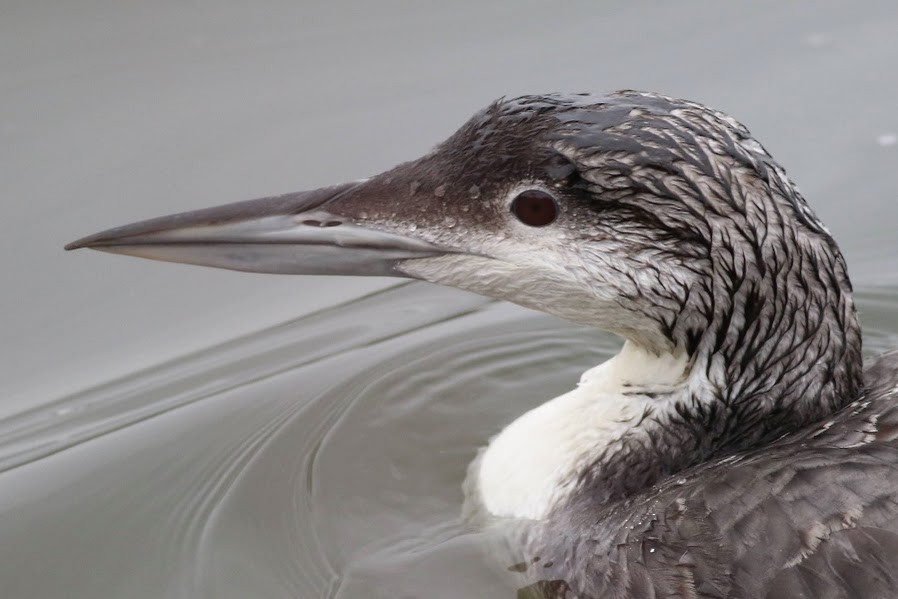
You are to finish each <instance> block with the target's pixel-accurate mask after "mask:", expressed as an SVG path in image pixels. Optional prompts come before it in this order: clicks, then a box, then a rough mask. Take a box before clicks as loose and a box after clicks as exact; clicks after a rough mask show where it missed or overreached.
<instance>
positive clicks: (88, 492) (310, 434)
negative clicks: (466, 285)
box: [0, 284, 898, 598]
mask: <svg viewBox="0 0 898 599" xmlns="http://www.w3.org/2000/svg"><path fill="white" fill-rule="evenodd" d="M858 300H859V306H860V310H861V313H862V315H863V318H864V321H865V329H866V340H867V349H868V352H869V353H878V352H879V351H882V350H885V349H889V348H893V347H898V318H896V315H898V292H896V291H895V290H893V289H866V290H861V291H860V292H858ZM616 345H617V342H616V341H615V340H613V339H612V338H610V337H608V336H606V335H603V334H601V333H598V332H595V331H591V330H587V329H584V328H580V327H575V326H572V325H566V324H563V323H561V322H559V321H557V320H555V319H552V318H548V317H544V316H542V315H539V314H535V313H533V314H530V313H522V312H521V311H519V310H514V309H510V308H509V307H508V306H506V305H503V304H497V303H493V302H489V301H487V300H484V299H482V298H479V297H477V296H473V295H468V294H462V293H457V294H446V293H444V292H442V291H441V290H439V289H438V288H436V287H433V286H429V285H425V284H409V285H403V286H399V287H396V288H393V289H390V290H387V291H385V292H382V293H378V294H375V295H371V296H368V297H366V298H362V299H360V300H357V301H355V302H352V303H350V304H347V305H344V306H340V307H337V308H334V309H331V310H326V311H324V312H320V313H317V314H314V315H312V316H309V317H305V318H302V319H300V320H296V321H293V322H289V323H286V324H284V325H282V326H278V327H274V328H271V329H268V330H266V331H262V332H259V333H256V334H253V335H250V336H247V337H244V338H242V339H239V340H236V341H233V342H230V343H227V344H225V345H222V346H219V347H215V348H212V349H210V350H208V351H206V352H202V353H198V354H194V355H191V356H188V357H186V358H184V359H182V360H178V361H174V362H171V363H168V364H164V365H162V366H159V367H157V368H154V369H151V370H148V371H146V372H142V373H139V374H136V375H134V376H131V377H128V378H126V379H123V380H120V381H115V382H112V383H109V384H107V385H104V386H102V387H100V388H97V389H94V390H91V391H88V392H85V393H81V394H78V395H76V396H73V397H69V398H66V399H64V400H62V401H59V402H57V403H55V404H53V405H50V406H47V407H45V408H41V409H39V410H35V411H33V412H30V413H27V414H23V415H20V416H17V417H15V418H10V419H7V420H5V421H0V464H2V465H3V468H4V469H5V470H6V472H5V473H4V476H3V480H4V484H3V486H2V487H0V510H2V511H0V536H2V538H3V539H4V540H5V542H4V543H2V544H0V579H2V580H4V581H5V584H11V585H12V588H10V587H9V586H7V587H6V589H7V590H6V592H9V593H10V594H9V595H8V596H14V597H62V596H65V597H99V596H104V597H114V596H122V597H124V596H127V597H136V598H140V597H147V598H151V597H152V598H158V597H169V596H170V597H176V596H181V597H188V596H189V597H235V598H236V597H272V598H274V597H319V596H329V597H341V598H350V597H359V598H362V597H425V596H426V597H459V596H463V597H468V596H496V597H503V596H513V590H514V588H515V586H516V584H518V583H520V581H519V580H516V578H515V576H516V575H515V574H514V573H512V572H510V571H508V570H507V569H506V568H505V567H504V566H507V565H508V564H503V563H494V562H492V561H491V560H489V559H485V553H486V547H487V546H488V545H487V539H484V538H482V537H483V534H482V533H481V534H477V533H474V532H471V531H467V530H465V529H464V528H463V526H462V525H461V523H460V522H459V510H460V506H461V501H462V496H461V488H460V487H461V482H462V480H463V478H464V474H465V470H466V467H467V464H468V463H469V462H470V460H471V459H472V458H473V456H474V454H475V452H476V450H477V448H478V447H479V446H481V445H482V444H483V443H484V441H485V440H486V439H488V438H489V437H490V436H491V435H492V434H494V433H495V432H497V431H498V430H499V428H500V427H501V426H502V425H503V424H505V423H507V422H509V421H510V420H511V419H512V418H513V417H514V416H516V415H517V414H519V413H521V412H523V411H525V410H526V409H528V408H530V407H532V406H533V405H535V404H537V403H539V402H540V401H542V400H544V399H546V398H548V397H552V396H554V395H556V394H558V393H560V392H562V391H564V390H566V389H567V388H568V387H570V386H571V385H572V384H573V382H574V381H575V380H577V377H578V375H579V373H580V372H581V371H582V370H584V369H586V368H588V367H590V366H592V365H593V364H595V363H597V362H599V361H601V360H602V359H604V358H606V357H608V356H609V355H611V354H612V353H613V352H614V350H615V347H616ZM11 539H14V540H15V542H11V541H10V540H11Z"/></svg>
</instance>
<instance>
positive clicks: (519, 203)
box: [511, 189, 558, 227]
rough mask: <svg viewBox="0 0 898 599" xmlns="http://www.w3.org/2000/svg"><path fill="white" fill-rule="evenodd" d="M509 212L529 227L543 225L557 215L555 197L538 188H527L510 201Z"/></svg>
mask: <svg viewBox="0 0 898 599" xmlns="http://www.w3.org/2000/svg"><path fill="white" fill-rule="evenodd" d="M511 212H512V214H514V215H515V216H516V217H518V220H519V221H521V222H522V223H524V224H525V225H530V226H531V227H545V226H546V225H548V224H550V223H551V222H552V221H554V220H555V217H557V216H558V204H556V203H555V198H553V197H552V196H551V195H549V194H548V193H546V192H545V191H540V190H539V189H528V190H527V191H523V192H521V193H519V194H518V197H516V198H515V199H514V200H513V201H512V202H511Z"/></svg>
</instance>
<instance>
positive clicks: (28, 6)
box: [0, 0, 898, 599]
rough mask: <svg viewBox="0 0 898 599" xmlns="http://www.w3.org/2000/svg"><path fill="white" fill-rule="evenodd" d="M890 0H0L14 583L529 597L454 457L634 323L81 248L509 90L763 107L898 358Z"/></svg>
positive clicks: (432, 127)
mask: <svg viewBox="0 0 898 599" xmlns="http://www.w3.org/2000/svg"><path fill="white" fill-rule="evenodd" d="M896 32H898V5H896V4H895V3H894V2H893V1H892V0H869V1H862V2H856V3H846V2H840V1H837V0H822V1H821V0H794V1H791V2H781V1H780V0H761V1H756V2H751V3H738V4H736V3H721V2H716V1H714V0H694V1H688V2H677V3H655V2H623V1H604V2H594V1H592V2H587V1H582V2H565V3H557V4H550V3H546V2H537V1H535V0H534V1H523V2H510V1H508V0H502V1H499V0H487V1H483V2H459V3H440V4H437V3H431V4H429V5H428V4H424V3H406V2H399V1H398V0H396V1H388V2H376V3H374V2H370V3H369V2H361V1H355V2H343V3H339V4H336V3H327V4H325V3H321V4H315V5H311V4H304V3H294V2H286V1H285V2H261V3H240V2H234V1H232V0H227V1H225V2H207V1H204V0H198V1H194V2H189V3H138V2H132V3H122V2H111V1H99V0H95V1H85V2H79V3H77V6H76V5H75V4H66V3H38V2H31V1H25V0H5V1H4V2H2V5H0V74H2V76H0V92H2V93H0V109H2V110H0V140H2V142H0V173H2V176H0V194H2V195H0V197H2V198H3V208H4V216H3V218H2V219H0V228H2V230H0V233H2V235H0V239H2V245H0V248H2V250H3V251H2V252H0V260H2V262H3V268H2V273H3V283H2V290H3V292H2V293H0V313H2V314H3V315H4V317H3V318H2V319H0V335H2V338H3V339H4V344H3V347H4V350H3V355H2V358H3V359H2V360H0V380H2V381H3V386H2V391H3V393H2V401H0V589H2V590H0V596H2V597H3V598H4V599H5V598H7V597H9V598H16V599H17V598H39V599H45V598H56V597H60V598H61V597H65V598H75V599H80V598H84V599H88V598H90V599H95V598H97V597H127V598H132V597H134V598H144V597H146V598H148V599H149V598H154V599H155V598H160V597H172V598H174V597H224V598H229V597H233V598H239V597H260V598H267V597H271V598H283V597H291V598H302V599H305V598H312V597H322V596H326V597H340V598H367V597H475V596H477V597H513V596H514V589H515V588H516V587H517V586H518V585H519V584H520V581H519V580H518V579H517V578H516V576H517V575H516V574H514V573H513V572H509V571H507V570H506V569H505V567H504V565H503V564H500V563H495V562H493V561H491V560H489V559H487V558H486V553H487V551H486V549H485V548H486V547H488V545H489V543H488V540H487V539H485V538H484V534H482V533H475V532H472V531H469V530H465V529H464V528H463V527H462V526H461V525H460V522H459V511H460V506H461V498H462V495H461V482H462V480H463V478H464V474H465V469H466V467H467V464H468V462H469V461H470V460H471V459H472V457H473V456H474V455H475V453H476V451H477V449H478V447H480V446H481V445H482V444H483V443H484V442H485V441H486V440H487V439H488V438H489V437H490V436H491V435H493V434H495V433H496V432H497V431H498V430H500V429H501V428H502V426H503V425H504V424H506V423H508V422H509V421H511V420H512V419H513V418H514V417H515V416H517V415H519V414H520V413H522V412H523V411H525V410H527V409H528V408H530V407H533V406H535V405H537V404H539V403H540V402H541V401H543V400H545V399H546V398H549V397H552V396H554V395H557V394H559V393H561V392H563V391H566V390H567V389H569V388H570V387H571V386H572V385H573V384H574V382H575V381H576V380H577V378H578V376H579V373H580V372H581V371H583V370H585V369H586V368H588V367H590V366H593V365H594V364H596V363H598V362H599V361H601V360H603V359H605V358H607V357H608V356H610V355H612V354H613V352H614V351H615V350H616V347H617V345H618V343H619V342H618V341H617V340H615V339H614V338H612V337H610V336H607V335H605V334H603V333H600V332H597V331H592V330H588V329H583V328H581V327H576V326H573V325H569V324H566V323H563V322H560V321H558V320H555V319H553V318H550V317H548V316H544V315H541V314H537V313H533V312H529V311H526V310H523V309H520V308H516V307H514V306H510V305H506V304H499V303H494V302H489V301H487V300H484V299H482V298H479V297H476V296H472V295H469V294H466V293H461V292H458V291H453V290H448V289H441V288H437V287H433V286H429V285H426V284H420V283H415V284H407V285H402V286H399V287H393V286H394V285H395V284H396V281H393V280H388V279H347V278H314V277H275V276H262V275H247V274H238V273H230V272H223V271H215V270H206V269H200V268H190V267H183V266H175V265H170V264H159V263H152V262H145V261H139V260H133V259H127V258H122V257H118V256H108V255H100V254H97V253H92V252H86V251H81V252H76V253H71V254H66V253H64V252H63V251H62V249H61V248H62V245H63V244H64V243H66V242H68V241H71V240H73V239H74V238H77V237H79V236H81V235H83V234H87V233H91V232H94V231H96V230H99V229H103V228H106V227H109V226H113V225H118V224H123V223H127V222H131V221H134V220H138V219H141V218H145V217H150V216H156V215H159V214H164V213H168V212H174V211H180V210H186V209H191V208H198V207H202V206H207V205H212V204H218V203H224V202H228V201H235V200H240V199H247V198H251V197H258V196H264V195H268V194H272V193H279V192H286V191H293V190H298V189H304V188H312V187H317V186H321V185H326V184H330V183H335V182H339V181H343V180H349V179H356V178H359V177H364V176H367V175H370V174H373V173H376V172H378V171H381V170H383V169H386V168H389V167H390V166H392V165H394V164H396V163H398V162H400V161H403V160H408V159H411V158H414V157H416V156H418V155H420V154H421V153H423V152H426V151H427V150H428V149H429V148H430V147H431V146H432V145H433V144H435V143H436V142H438V141H440V140H441V139H443V138H444V137H446V136H447V135H448V134H450V133H451V132H452V131H453V130H454V129H455V128H456V127H457V126H458V125H460V124H461V123H462V122H463V121H464V120H465V119H466V118H467V117H468V116H469V115H470V114H471V113H472V112H473V111H474V110H476V109H478V108H480V107H481V106H483V105H485V104H486V103H488V102H489V101H491V100H492V99H494V98H496V97H498V96H502V95H514V94H519V93H528V92H540V91H556V90H563V91H579V90H592V91H604V90H612V89H619V88H637V89H653V90H658V91H663V92H666V93H669V94H672V95H677V96H684V97H689V98H693V99H696V100H700V101H703V102H705V103H708V104H711V105H714V106H716V107H719V108H722V109H724V110H727V111H728V112H730V113H732V114H734V115H736V116H737V118H739V119H740V120H742V121H743V122H745V123H746V124H747V125H748V126H749V128H750V129H751V130H752V131H753V132H754V133H755V134H756V136H757V137H758V138H759V139H760V140H761V141H762V143H764V145H765V146H766V147H767V148H768V149H769V150H770V151H771V152H772V153H773V154H774V155H775V156H776V157H777V158H778V159H779V160H780V161H781V162H782V163H783V164H784V165H785V166H786V168H787V170H788V171H789V174H790V176H791V177H792V178H793V179H795V180H796V181H797V182H798V183H799V184H800V185H801V188H802V191H803V193H804V194H805V195H806V197H807V198H808V199H809V201H810V202H811V204H812V205H813V206H814V208H815V210H816V211H817V212H818V214H819V215H820V216H821V218H822V219H823V220H824V221H825V222H826V223H827V224H828V225H829V226H830V228H831V230H832V232H833V234H834V236H835V237H836V239H837V240H838V241H839V243H840V245H841V246H842V248H843V250H844V252H845V255H846V258H847V260H848V263H849V267H850V270H851V272H852V275H853V280H854V282H855V286H856V289H857V300H858V305H859V309H860V311H861V316H862V320H863V324H864V331H865V350H866V352H867V354H868V355H872V354H875V353H878V352H881V351H884V350H887V349H892V348H895V347H898V266H896V259H895V258H896V256H898V235H896V234H895V228H896V227H895V224H896V222H898V175H896V173H898V143H896V135H898V111H896V110H895V107H896V105H898V77H896V73H898V42H896V39H898V38H896V35H895V34H896Z"/></svg>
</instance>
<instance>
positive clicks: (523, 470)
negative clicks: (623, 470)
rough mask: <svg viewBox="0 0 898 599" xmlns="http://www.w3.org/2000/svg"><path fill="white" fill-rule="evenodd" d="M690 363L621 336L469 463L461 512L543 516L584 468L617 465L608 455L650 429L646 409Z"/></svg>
mask: <svg viewBox="0 0 898 599" xmlns="http://www.w3.org/2000/svg"><path fill="white" fill-rule="evenodd" d="M691 365H692V362H691V360H690V358H689V356H687V355H686V354H685V353H682V352H679V353H661V354H658V353H655V352H652V351H647V350H645V349H644V348H642V347H640V346H638V345H637V344H635V343H633V342H631V341H627V342H625V343H624V345H623V348H622V349H621V351H620V353H619V354H617V355H616V356H614V357H613V358H611V359H610V360H608V361H606V362H604V363H602V364H599V365H598V366H596V367H594V368H592V369H590V370H588V371H586V372H585V373H584V374H583V376H582V377H581V379H580V382H579V384H578V386H577V388H575V389H573V390H572V391H570V392H568V393H565V394H564V395H561V396H559V397H556V398H555V399H552V400H550V401H547V402H546V403H544V404H542V405H540V406H538V407H536V408H534V409H533V410H530V411H529V412H527V413H525V414H523V415H522V416H521V417H519V418H518V419H517V420H515V421H514V422H512V423H511V424H510V425H508V426H507V427H506V428H505V429H504V430H503V431H502V432H501V433H500V434H499V435H497V436H496V437H495V438H493V439H492V441H491V442H490V444H489V445H488V446H487V447H486V448H485V449H484V450H483V452H482V453H481V455H480V456H479V457H478V459H477V460H475V461H474V463H472V465H471V468H470V470H469V473H468V480H467V481H466V485H465V486H466V495H467V498H466V512H468V513H469V514H472V513H479V512H481V511H485V512H487V513H488V514H491V515H493V516H503V517H515V518H528V519H540V518H544V517H546V516H547V515H548V514H549V513H550V512H551V510H552V509H553V508H554V507H555V506H557V505H558V504H559V503H560V502H563V501H564V500H565V499H566V498H567V497H569V496H570V494H571V493H572V492H573V491H574V490H575V489H576V487H577V486H578V485H579V484H580V481H581V480H582V478H583V474H584V472H589V471H592V470H593V469H594V468H596V467H598V468H599V469H600V470H602V471H603V472H605V473H611V472H620V470H619V469H617V468H616V467H615V465H614V464H613V460H614V459H615V456H616V455H617V454H618V453H619V452H621V451H622V450H623V449H624V448H625V445H626V444H627V443H629V442H630V440H631V439H633V438H635V436H637V435H641V434H643V433H644V432H646V431H648V430H649V429H650V428H653V427H651V426H650V422H649V421H647V420H646V416H647V415H650V414H652V413H654V412H655V411H656V410H659V409H663V410H666V409H667V408H668V407H669V406H672V405H673V404H672V400H673V398H675V397H678V396H681V395H683V394H684V392H685V390H686V389H687V388H688V385H689V382H690V379H691ZM604 462H607V463H604ZM622 480H623V477H622Z"/></svg>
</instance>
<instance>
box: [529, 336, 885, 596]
mask: <svg viewBox="0 0 898 599" xmlns="http://www.w3.org/2000/svg"><path fill="white" fill-rule="evenodd" d="M865 378H866V380H867V381H868V384H867V389H866V391H865V393H864V395H863V396H862V397H861V398H859V399H858V400H856V401H854V402H853V403H851V404H850V405H848V406H846V407H845V408H844V409H842V410H840V411H839V412H838V413H836V414H834V415H833V416H832V417H831V418H830V419H827V420H825V421H822V422H819V423H816V424H815V425H813V426H810V427H808V428H806V429H804V430H802V431H798V432H796V433H794V434H791V435H788V436H787V437H784V438H782V439H779V440H778V441H776V442H774V443H773V444H771V445H768V446H766V447H764V448H763V449H758V450H755V451H751V452H746V453H742V454H737V455H733V456H729V457H726V458H722V459H719V460H716V461H712V462H709V463H706V464H702V465H700V466H698V467H695V468H692V469H690V470H688V471H685V472H683V473H681V475H679V476H673V477H670V478H668V479H666V480H664V481H663V482H661V483H659V484H657V485H655V486H654V487H652V488H651V489H649V490H647V491H646V492H644V493H642V494H640V495H637V496H634V497H632V498H629V499H627V500H624V501H621V502H618V503H616V504H614V505H610V506H596V505H591V504H590V501H589V497H587V496H581V497H579V498H577V499H576V500H574V501H573V502H572V503H571V504H570V505H569V506H567V507H566V508H565V509H564V510H560V511H559V513H557V514H555V515H553V517H552V518H551V519H550V521H549V522H547V523H546V524H545V525H544V526H541V527H539V528H538V529H535V530H534V531H533V532H532V533H531V538H530V541H529V546H530V552H531V554H532V555H533V556H534V557H537V558H539V560H540V561H541V563H542V564H545V563H551V564H552V566H551V567H548V568H544V569H545V571H544V572H541V573H540V576H541V577H542V578H544V580H543V581H542V582H541V583H540V584H539V585H538V586H541V588H542V589H543V590H544V591H547V592H545V593H544V594H545V595H548V596H555V597H566V598H568V599H570V598H574V597H633V598H636V597H662V596H664V597H717V598H755V597H767V598H769V599H779V598H786V597H788V598H795V597H809V598H810V597H813V598H816V599H827V598H833V599H835V598H849V597H851V598H859V599H881V598H885V597H895V596H898V352H893V353H889V354H885V355H883V356H881V357H879V358H878V359H876V360H875V361H874V362H872V363H871V364H869V365H868V366H867V368H866V371H865ZM540 553H541V554H542V555H538V554H540ZM575 591H576V592H575Z"/></svg>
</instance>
